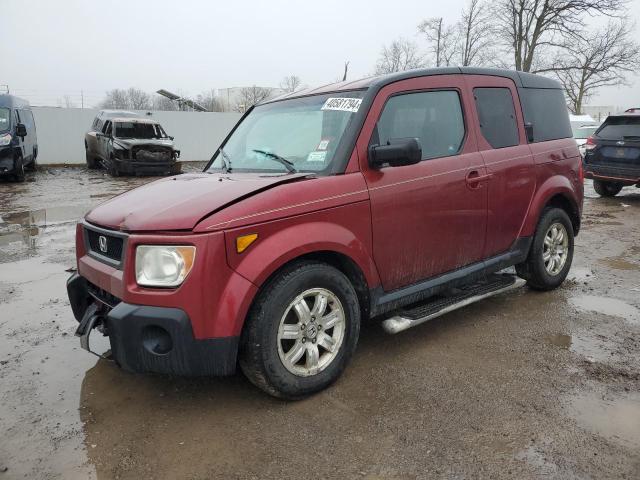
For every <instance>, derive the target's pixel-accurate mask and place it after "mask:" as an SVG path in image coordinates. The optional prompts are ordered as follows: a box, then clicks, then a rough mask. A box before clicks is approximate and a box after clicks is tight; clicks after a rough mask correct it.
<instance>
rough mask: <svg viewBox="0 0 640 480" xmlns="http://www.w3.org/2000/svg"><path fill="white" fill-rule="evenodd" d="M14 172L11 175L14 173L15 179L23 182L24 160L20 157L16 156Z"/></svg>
mask: <svg viewBox="0 0 640 480" xmlns="http://www.w3.org/2000/svg"><path fill="white" fill-rule="evenodd" d="M14 172H15V173H14V174H13V175H14V177H15V179H16V181H18V182H24V179H25V173H24V161H23V160H22V157H18V158H16V163H15V170H14Z"/></svg>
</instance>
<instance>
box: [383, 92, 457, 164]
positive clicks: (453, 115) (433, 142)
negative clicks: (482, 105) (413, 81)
mask: <svg viewBox="0 0 640 480" xmlns="http://www.w3.org/2000/svg"><path fill="white" fill-rule="evenodd" d="M376 130H377V132H376V133H377V137H378V138H377V139H375V140H377V143H379V144H380V145H385V144H387V143H388V142H389V140H390V139H392V138H407V137H415V138H418V139H419V140H420V144H421V146H422V159H423V160H427V159H429V158H436V157H446V156H450V155H455V154H457V153H458V152H459V151H460V148H461V147H462V143H463V141H464V135H465V129H464V119H463V116H462V106H461V105H460V97H459V95H458V93H457V92H455V91H452V90H440V91H432V92H417V93H406V94H402V95H396V96H393V97H391V98H390V99H389V100H388V101H387V103H386V105H385V106H384V110H383V111H382V114H381V115H380V119H379V120H378V123H377V128H376ZM375 136H376V134H374V137H375ZM372 140H373V139H372Z"/></svg>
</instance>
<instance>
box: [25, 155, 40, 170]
mask: <svg viewBox="0 0 640 480" xmlns="http://www.w3.org/2000/svg"><path fill="white" fill-rule="evenodd" d="M37 158H38V151H37V150H35V149H34V150H33V156H32V157H31V163H30V164H29V166H28V167H27V168H26V169H27V170H29V171H30V172H35V171H36V170H37V168H38V161H37Z"/></svg>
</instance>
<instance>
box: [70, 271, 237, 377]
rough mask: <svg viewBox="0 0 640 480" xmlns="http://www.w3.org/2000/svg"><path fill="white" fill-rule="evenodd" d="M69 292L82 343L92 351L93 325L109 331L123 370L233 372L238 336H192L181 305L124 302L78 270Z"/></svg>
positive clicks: (195, 373)
mask: <svg viewBox="0 0 640 480" xmlns="http://www.w3.org/2000/svg"><path fill="white" fill-rule="evenodd" d="M67 292H68V295H69V301H70V302H71V308H72V310H73V314H74V316H75V318H76V320H78V322H79V325H78V329H77V330H76V335H77V336H79V337H80V346H81V347H82V348H84V349H85V350H87V351H90V352H92V351H91V346H90V336H91V335H92V334H95V333H96V331H97V332H98V333H102V334H103V335H106V336H108V337H109V343H110V345H111V352H110V357H111V358H112V359H113V360H115V362H116V363H117V364H118V365H119V366H120V367H122V368H123V369H124V370H127V371H130V372H135V373H143V372H153V373H165V374H174V375H183V376H223V375H231V374H233V373H234V372H235V368H236V355H237V351H238V341H239V338H238V337H222V338H211V339H204V340H198V339H195V338H194V335H193V330H192V328H191V321H190V320H189V317H188V315H187V314H186V313H185V312H184V311H183V310H181V309H178V308H169V307H156V306H145V305H131V304H128V303H125V302H122V301H120V300H118V299H117V298H115V297H113V296H112V295H109V294H108V293H106V292H104V291H101V290H100V289H98V288H97V287H95V286H93V285H92V284H90V283H89V282H88V281H87V280H86V279H85V278H83V277H81V276H80V275H78V274H77V273H74V274H73V275H72V276H71V277H70V278H69V280H68V281H67ZM92 353H94V354H96V355H98V356H103V357H104V356H106V355H103V354H100V353H98V352H92Z"/></svg>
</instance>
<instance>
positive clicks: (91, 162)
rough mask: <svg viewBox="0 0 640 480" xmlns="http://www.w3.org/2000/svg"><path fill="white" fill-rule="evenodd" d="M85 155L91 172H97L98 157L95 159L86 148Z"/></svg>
mask: <svg viewBox="0 0 640 480" xmlns="http://www.w3.org/2000/svg"><path fill="white" fill-rule="evenodd" d="M84 153H85V157H86V159H87V168H88V169H89V170H95V169H96V168H98V162H97V161H96V157H94V156H93V155H91V154H90V153H89V149H88V148H85V150H84Z"/></svg>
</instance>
